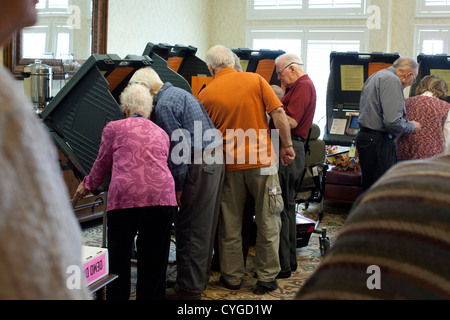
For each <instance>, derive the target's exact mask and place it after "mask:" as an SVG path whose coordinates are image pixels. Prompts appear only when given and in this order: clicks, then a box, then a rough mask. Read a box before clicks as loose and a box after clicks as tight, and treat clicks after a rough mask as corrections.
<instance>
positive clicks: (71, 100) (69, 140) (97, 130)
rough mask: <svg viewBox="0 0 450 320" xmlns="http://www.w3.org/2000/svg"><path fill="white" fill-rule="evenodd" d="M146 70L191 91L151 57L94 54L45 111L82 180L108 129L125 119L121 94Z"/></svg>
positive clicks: (47, 121)
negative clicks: (106, 127) (145, 68)
mask: <svg viewBox="0 0 450 320" xmlns="http://www.w3.org/2000/svg"><path fill="white" fill-rule="evenodd" d="M146 66H152V67H153V68H154V69H155V71H156V72H157V73H159V74H162V75H163V76H162V77H161V78H162V79H163V78H165V79H168V78H169V79H170V80H171V82H172V83H173V85H175V86H180V87H189V86H188V85H186V81H185V80H184V79H183V78H182V77H181V76H179V75H178V74H176V73H175V72H173V71H172V70H170V69H168V68H167V64H161V63H159V64H158V63H156V64H154V61H153V60H152V59H150V58H149V57H148V56H141V57H137V56H135V57H134V58H130V59H121V58H120V57H119V56H117V55H113V54H109V55H99V54H94V55H92V56H91V57H90V58H89V59H88V60H86V62H85V63H84V64H83V66H82V67H81V68H80V70H79V71H78V72H77V73H76V74H75V75H74V76H73V78H72V79H70V80H69V82H68V83H67V84H66V85H65V86H64V87H63V88H62V89H61V91H60V92H58V94H57V95H56V96H55V98H54V99H53V100H52V101H51V102H50V103H49V105H48V106H47V107H46V108H45V109H44V110H43V111H42V113H41V117H42V120H43V121H44V123H45V125H46V126H47V128H48V129H49V131H50V135H51V136H52V137H53V139H54V141H55V143H56V146H57V147H58V148H59V149H60V150H61V152H62V153H63V154H64V155H65V156H66V157H67V158H68V159H69V160H70V163H69V165H70V166H71V167H72V170H73V172H74V174H75V176H76V177H77V178H78V179H80V180H81V179H83V178H84V177H85V176H86V175H88V174H89V172H90V170H91V168H92V165H93V164H94V162H95V159H96V158H97V154H98V150H99V147H100V142H101V134H102V131H103V128H104V127H105V125H106V124H107V123H108V122H110V121H115V120H120V119H123V118H124V114H123V113H122V112H121V111H120V108H119V97H120V94H121V93H122V91H123V89H124V88H125V87H126V86H127V85H128V82H129V80H130V79H131V77H132V76H133V74H134V73H135V72H136V71H137V70H138V69H140V68H143V67H146ZM108 185H109V181H108V180H107V181H105V183H104V184H103V185H102V187H101V188H99V190H96V191H95V192H101V191H105V190H107V188H108Z"/></svg>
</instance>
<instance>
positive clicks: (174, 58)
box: [143, 42, 213, 98]
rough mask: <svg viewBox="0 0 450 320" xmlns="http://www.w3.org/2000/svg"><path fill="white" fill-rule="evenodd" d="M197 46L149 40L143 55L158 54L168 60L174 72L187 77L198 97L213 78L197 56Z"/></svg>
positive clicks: (192, 91) (193, 92)
mask: <svg viewBox="0 0 450 320" xmlns="http://www.w3.org/2000/svg"><path fill="white" fill-rule="evenodd" d="M196 53H197V48H195V47H193V46H185V45H180V44H177V45H174V46H171V45H168V44H165V43H159V44H154V43H151V42H149V43H148V44H147V46H146V47H145V49H144V52H143V55H144V56H149V57H150V58H152V59H153V55H157V56H159V57H161V58H162V59H164V60H165V61H167V65H168V67H169V68H170V69H172V70H173V71H174V72H176V73H178V74H179V75H181V76H182V77H183V78H184V79H186V81H187V83H188V84H189V85H190V87H191V90H190V91H191V93H192V94H193V95H194V96H195V97H197V98H198V94H199V93H200V91H201V90H202V89H203V88H204V87H205V86H207V85H208V84H209V83H210V82H211V81H212V80H213V78H212V76H211V73H210V72H209V69H208V66H207V65H206V63H205V62H204V61H203V60H201V59H200V58H199V57H197V56H196V55H195V54H196Z"/></svg>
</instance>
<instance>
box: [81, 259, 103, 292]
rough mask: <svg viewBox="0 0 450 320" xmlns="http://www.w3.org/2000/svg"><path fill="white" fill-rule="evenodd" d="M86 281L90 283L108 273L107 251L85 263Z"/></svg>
mask: <svg viewBox="0 0 450 320" xmlns="http://www.w3.org/2000/svg"><path fill="white" fill-rule="evenodd" d="M83 268H84V274H85V277H86V283H87V284H90V283H91V282H94V281H95V280H97V279H99V278H100V277H102V276H104V275H106V272H107V270H106V269H107V266H106V253H103V254H101V255H99V256H98V257H97V258H95V259H92V260H89V261H88V262H86V263H85V264H84V265H83Z"/></svg>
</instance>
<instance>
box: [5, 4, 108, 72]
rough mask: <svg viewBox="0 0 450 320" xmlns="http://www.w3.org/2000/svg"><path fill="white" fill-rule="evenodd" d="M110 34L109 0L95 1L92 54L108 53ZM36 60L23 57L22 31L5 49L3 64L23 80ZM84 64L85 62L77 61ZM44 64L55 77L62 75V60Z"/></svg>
mask: <svg viewBox="0 0 450 320" xmlns="http://www.w3.org/2000/svg"><path fill="white" fill-rule="evenodd" d="M107 33H108V0H93V12H92V52H93V53H100V54H104V53H106V52H107V51H106V50H107V49H106V48H107ZM34 60H35V59H24V58H23V57H22V30H20V31H18V32H17V33H16V35H15V36H14V37H13V39H12V41H11V42H10V43H9V44H8V45H6V46H5V47H4V49H3V64H4V65H5V66H6V67H7V68H8V69H9V70H10V71H11V72H12V73H13V74H14V76H15V77H16V78H17V79H23V76H22V72H23V69H24V67H25V66H27V65H29V64H30V63H33V62H34ZM77 61H78V62H80V63H83V62H84V61H85V60H77ZM42 63H44V64H47V65H50V66H52V69H53V72H54V73H55V75H58V74H62V70H61V60H59V59H42Z"/></svg>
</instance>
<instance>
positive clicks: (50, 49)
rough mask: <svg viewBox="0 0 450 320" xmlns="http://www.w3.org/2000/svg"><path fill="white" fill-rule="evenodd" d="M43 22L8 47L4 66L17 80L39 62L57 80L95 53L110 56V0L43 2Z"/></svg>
mask: <svg viewBox="0 0 450 320" xmlns="http://www.w3.org/2000/svg"><path fill="white" fill-rule="evenodd" d="M36 7H37V9H38V13H39V20H38V22H37V23H36V25H34V26H32V27H28V28H24V29H23V30H21V31H20V32H18V33H17V34H16V36H15V37H14V38H13V40H12V41H11V43H10V44H9V45H8V46H6V47H5V48H4V64H5V65H6V66H7V67H8V68H9V69H10V70H11V72H13V73H14V75H15V76H16V78H19V79H21V78H23V76H22V73H23V69H24V67H25V66H27V65H29V64H31V63H33V62H34V61H35V60H36V59H39V60H41V61H42V63H44V64H47V65H50V66H52V68H53V70H54V74H55V78H58V76H59V77H63V76H64V75H65V74H66V73H67V72H70V71H76V70H77V68H78V67H79V66H80V65H81V64H82V63H83V62H84V61H85V60H86V59H87V58H89V56H90V55H91V54H92V53H106V33H107V15H108V0H40V1H39V3H38V4H37V5H36Z"/></svg>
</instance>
